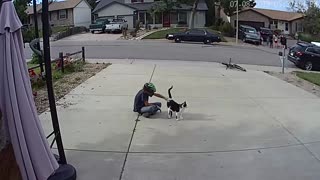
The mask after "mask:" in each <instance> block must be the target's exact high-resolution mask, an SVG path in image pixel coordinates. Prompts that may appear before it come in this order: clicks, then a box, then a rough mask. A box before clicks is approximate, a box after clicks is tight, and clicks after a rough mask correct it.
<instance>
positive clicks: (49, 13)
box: [49, 12, 52, 21]
mask: <svg viewBox="0 0 320 180" xmlns="http://www.w3.org/2000/svg"><path fill="white" fill-rule="evenodd" d="M49 21H52V20H51V12H49Z"/></svg>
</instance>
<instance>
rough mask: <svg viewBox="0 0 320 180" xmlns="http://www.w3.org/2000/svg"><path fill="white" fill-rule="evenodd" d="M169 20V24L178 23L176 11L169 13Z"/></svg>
mask: <svg viewBox="0 0 320 180" xmlns="http://www.w3.org/2000/svg"><path fill="white" fill-rule="evenodd" d="M170 22H171V24H178V13H177V12H171V13H170Z"/></svg>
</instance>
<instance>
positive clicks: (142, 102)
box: [133, 83, 168, 118]
mask: <svg viewBox="0 0 320 180" xmlns="http://www.w3.org/2000/svg"><path fill="white" fill-rule="evenodd" d="M152 96H156V97H158V98H161V99H164V100H165V101H168V98H167V97H165V96H163V95H161V94H158V93H156V87H155V86H154V84H153V83H145V84H144V86H143V88H142V89H141V90H140V91H139V92H138V93H137V95H136V96H135V98H134V108H133V111H134V112H137V113H139V114H140V115H143V116H144V117H147V118H148V117H150V116H152V115H154V114H156V113H157V112H158V111H160V112H161V102H154V103H150V102H149V97H152Z"/></svg>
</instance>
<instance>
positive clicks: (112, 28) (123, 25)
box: [105, 19, 128, 33]
mask: <svg viewBox="0 0 320 180" xmlns="http://www.w3.org/2000/svg"><path fill="white" fill-rule="evenodd" d="M123 29H128V23H127V21H126V20H124V19H113V20H112V21H111V22H110V23H109V24H106V29H105V31H106V32H107V33H110V32H122V30H123Z"/></svg>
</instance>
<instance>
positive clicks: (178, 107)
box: [167, 86, 187, 121]
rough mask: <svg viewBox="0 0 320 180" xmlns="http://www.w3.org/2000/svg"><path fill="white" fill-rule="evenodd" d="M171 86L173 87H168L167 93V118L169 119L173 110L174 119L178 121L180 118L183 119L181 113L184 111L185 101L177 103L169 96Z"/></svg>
mask: <svg viewBox="0 0 320 180" xmlns="http://www.w3.org/2000/svg"><path fill="white" fill-rule="evenodd" d="M172 88H173V86H171V87H170V88H169V89H168V94H169V100H168V102H167V106H168V118H169V119H171V118H172V113H173V112H175V113H176V120H177V121H179V120H180V119H183V116H182V113H183V112H184V109H185V108H186V107H187V102H186V101H185V102H183V103H182V104H178V103H177V102H175V101H174V100H173V99H172V96H171V90H172Z"/></svg>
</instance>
